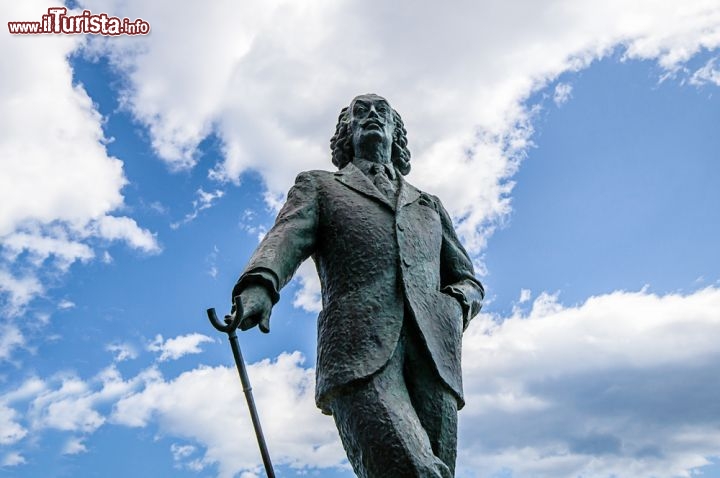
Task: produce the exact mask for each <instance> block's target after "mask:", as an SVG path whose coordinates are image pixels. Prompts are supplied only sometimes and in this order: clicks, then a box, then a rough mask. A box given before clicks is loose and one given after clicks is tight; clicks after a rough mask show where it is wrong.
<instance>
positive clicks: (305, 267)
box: [293, 260, 322, 313]
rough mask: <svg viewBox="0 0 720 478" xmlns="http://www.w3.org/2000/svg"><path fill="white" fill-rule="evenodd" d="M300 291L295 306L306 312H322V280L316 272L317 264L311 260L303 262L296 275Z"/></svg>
mask: <svg viewBox="0 0 720 478" xmlns="http://www.w3.org/2000/svg"><path fill="white" fill-rule="evenodd" d="M295 280H297V281H299V283H300V289H299V290H298V291H297V292H296V293H295V297H294V298H293V306H295V307H297V308H299V309H303V310H305V311H306V312H314V313H318V312H320V311H321V310H322V298H321V297H320V278H319V277H318V275H317V271H316V270H315V263H314V262H313V261H311V260H307V261H305V262H303V263H302V264H301V265H300V267H299V268H298V270H297V273H296V274H295Z"/></svg>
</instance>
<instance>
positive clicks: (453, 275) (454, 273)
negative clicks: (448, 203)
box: [434, 197, 485, 328]
mask: <svg viewBox="0 0 720 478" xmlns="http://www.w3.org/2000/svg"><path fill="white" fill-rule="evenodd" d="M434 199H435V203H436V204H437V206H438V207H437V209H438V213H439V214H440V219H441V221H442V234H443V238H442V249H441V251H440V288H441V289H440V290H441V292H443V293H445V294H448V295H451V296H453V297H454V298H456V299H457V300H458V301H459V302H460V306H461V307H462V310H463V327H464V328H466V327H467V326H468V324H469V323H470V320H471V319H472V318H473V317H475V316H476V315H477V313H478V312H480V308H481V307H482V301H483V298H484V297H485V289H484V288H483V286H482V284H481V283H480V281H479V280H477V279H476V278H475V269H474V267H473V264H472V260H471V259H470V256H469V255H468V253H467V251H466V250H465V248H464V247H463V246H462V244H461V243H460V240H459V239H458V237H457V234H456V233H455V228H454V227H453V223H452V220H451V219H450V215H449V214H448V213H447V211H446V210H445V208H444V207H443V205H442V203H441V202H440V200H439V199H438V198H437V197H435V198H434Z"/></svg>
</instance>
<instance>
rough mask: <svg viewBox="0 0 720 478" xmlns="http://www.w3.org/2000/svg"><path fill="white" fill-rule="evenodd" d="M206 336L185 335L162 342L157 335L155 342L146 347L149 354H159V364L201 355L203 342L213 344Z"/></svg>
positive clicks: (160, 336) (160, 337) (161, 338)
mask: <svg viewBox="0 0 720 478" xmlns="http://www.w3.org/2000/svg"><path fill="white" fill-rule="evenodd" d="M214 341H215V340H214V339H211V338H210V337H208V336H207V335H203V334H187V335H179V336H177V337H175V338H173V339H167V340H163V337H162V335H159V334H158V335H157V336H156V337H155V340H153V341H152V343H150V344H149V345H148V350H149V351H151V352H159V353H160V357H159V358H158V360H159V361H160V362H165V361H167V360H177V359H179V358H181V357H184V356H185V355H189V354H199V353H202V349H201V348H200V344H202V343H205V342H214Z"/></svg>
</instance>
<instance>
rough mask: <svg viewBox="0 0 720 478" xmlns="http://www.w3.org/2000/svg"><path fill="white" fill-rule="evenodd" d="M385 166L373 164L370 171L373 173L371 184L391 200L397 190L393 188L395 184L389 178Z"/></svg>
mask: <svg viewBox="0 0 720 478" xmlns="http://www.w3.org/2000/svg"><path fill="white" fill-rule="evenodd" d="M385 168H386V166H383V165H380V164H376V165H373V167H372V169H371V170H370V172H371V174H373V184H374V185H375V187H376V188H378V190H380V192H381V193H383V194H384V195H385V197H386V198H388V199H389V200H390V201H393V200H395V194H396V193H397V190H396V188H395V184H394V183H393V182H392V181H391V180H390V178H388V171H387V170H386V169H385Z"/></svg>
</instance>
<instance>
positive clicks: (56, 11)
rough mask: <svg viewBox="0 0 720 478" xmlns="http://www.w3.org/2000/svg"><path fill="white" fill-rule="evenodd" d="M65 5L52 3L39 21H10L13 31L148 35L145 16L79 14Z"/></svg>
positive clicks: (45, 33) (19, 33)
mask: <svg viewBox="0 0 720 478" xmlns="http://www.w3.org/2000/svg"><path fill="white" fill-rule="evenodd" d="M67 13H68V10H67V8H65V7H51V8H48V10H47V15H43V16H42V18H41V20H40V21H39V22H28V21H26V22H7V24H8V30H9V31H10V33H11V34H13V35H49V34H55V35H57V34H63V35H78V34H89V35H106V36H117V35H147V34H148V33H150V24H149V23H148V22H146V21H145V20H143V19H142V18H137V19H135V20H131V19H129V18H119V17H113V16H110V15H108V14H107V13H98V14H96V13H91V12H90V10H83V11H82V13H80V14H79V15H68V14H67Z"/></svg>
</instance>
